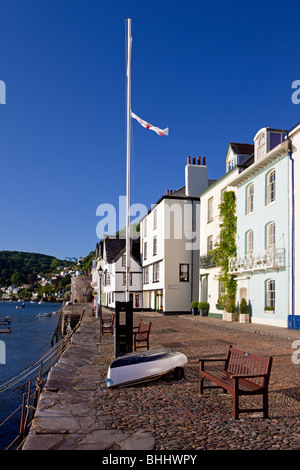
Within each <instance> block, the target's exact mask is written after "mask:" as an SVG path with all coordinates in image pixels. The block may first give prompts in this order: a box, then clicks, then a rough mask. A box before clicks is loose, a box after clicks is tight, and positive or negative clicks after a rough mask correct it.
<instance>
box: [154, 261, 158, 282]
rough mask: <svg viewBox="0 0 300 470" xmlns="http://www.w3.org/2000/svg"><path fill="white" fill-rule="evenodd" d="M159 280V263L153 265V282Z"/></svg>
mask: <svg viewBox="0 0 300 470" xmlns="http://www.w3.org/2000/svg"><path fill="white" fill-rule="evenodd" d="M158 281H159V263H155V264H154V265H153V282H158Z"/></svg>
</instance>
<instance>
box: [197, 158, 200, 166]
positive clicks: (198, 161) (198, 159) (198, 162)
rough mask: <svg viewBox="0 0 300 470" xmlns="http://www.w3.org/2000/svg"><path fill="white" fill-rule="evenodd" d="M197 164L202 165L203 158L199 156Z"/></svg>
mask: <svg viewBox="0 0 300 470" xmlns="http://www.w3.org/2000/svg"><path fill="white" fill-rule="evenodd" d="M197 164H198V165H201V159H200V157H197Z"/></svg>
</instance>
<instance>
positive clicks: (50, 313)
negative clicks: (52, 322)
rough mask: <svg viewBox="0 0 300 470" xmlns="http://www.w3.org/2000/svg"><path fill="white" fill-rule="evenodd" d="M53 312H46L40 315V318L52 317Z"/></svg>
mask: <svg viewBox="0 0 300 470" xmlns="http://www.w3.org/2000/svg"><path fill="white" fill-rule="evenodd" d="M51 316H52V312H44V313H39V314H38V317H51Z"/></svg>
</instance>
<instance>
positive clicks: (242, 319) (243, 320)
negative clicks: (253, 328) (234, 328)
mask: <svg viewBox="0 0 300 470" xmlns="http://www.w3.org/2000/svg"><path fill="white" fill-rule="evenodd" d="M239 322H240V323H249V322H250V315H249V313H240V314H239Z"/></svg>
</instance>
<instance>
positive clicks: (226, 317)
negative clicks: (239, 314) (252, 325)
mask: <svg viewBox="0 0 300 470" xmlns="http://www.w3.org/2000/svg"><path fill="white" fill-rule="evenodd" d="M233 315H234V314H233V313H231V312H226V311H225V312H224V313H223V320H225V321H233Z"/></svg>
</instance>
